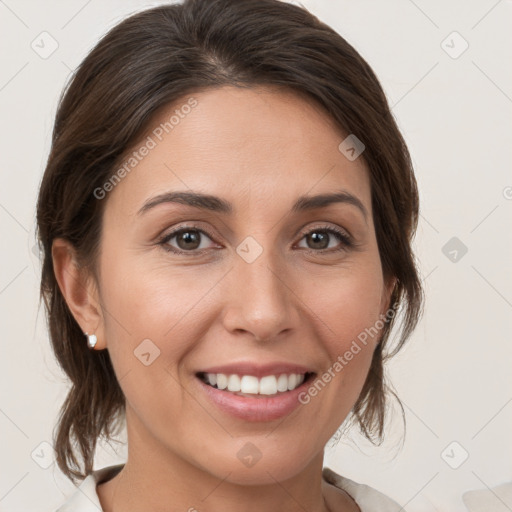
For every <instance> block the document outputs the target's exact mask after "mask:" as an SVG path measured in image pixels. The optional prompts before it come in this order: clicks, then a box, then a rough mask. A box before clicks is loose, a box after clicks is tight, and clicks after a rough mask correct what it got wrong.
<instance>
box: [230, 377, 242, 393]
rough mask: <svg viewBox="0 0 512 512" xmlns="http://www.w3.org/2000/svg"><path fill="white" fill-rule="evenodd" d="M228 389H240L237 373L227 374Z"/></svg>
mask: <svg viewBox="0 0 512 512" xmlns="http://www.w3.org/2000/svg"><path fill="white" fill-rule="evenodd" d="M228 391H240V377H239V376H238V375H230V376H229V378H228Z"/></svg>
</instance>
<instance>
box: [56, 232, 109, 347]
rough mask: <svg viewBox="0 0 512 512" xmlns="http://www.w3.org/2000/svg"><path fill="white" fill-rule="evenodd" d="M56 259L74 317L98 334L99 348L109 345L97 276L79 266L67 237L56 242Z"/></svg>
mask: <svg viewBox="0 0 512 512" xmlns="http://www.w3.org/2000/svg"><path fill="white" fill-rule="evenodd" d="M52 259H53V271H54V273H55V278H56V279H57V283H58V284H59V288H60V291H61V293H62V295H63V296H64V299H65V301H66V303H67V305H68V308H69V310H70V311H71V313H72V315H73V317H74V318H75V320H76V321H77V323H78V325H79V326H80V328H81V329H82V331H83V332H84V333H86V332H87V333H89V334H95V335H96V337H97V340H98V341H97V343H96V346H95V350H102V349H104V348H106V340H105V334H104V324H103V316H102V313H101V311H102V310H101V306H100V300H99V293H98V289H97V286H96V283H95V280H94V278H93V276H92V275H91V274H90V273H88V272H86V271H85V270H84V269H83V268H81V267H80V266H79V264H78V261H77V259H76V252H75V249H74V247H73V246H72V245H71V243H70V242H69V241H67V240H64V239H62V238H56V239H55V240H54V241H53V244H52ZM86 342H87V340H86V337H85V334H84V343H86Z"/></svg>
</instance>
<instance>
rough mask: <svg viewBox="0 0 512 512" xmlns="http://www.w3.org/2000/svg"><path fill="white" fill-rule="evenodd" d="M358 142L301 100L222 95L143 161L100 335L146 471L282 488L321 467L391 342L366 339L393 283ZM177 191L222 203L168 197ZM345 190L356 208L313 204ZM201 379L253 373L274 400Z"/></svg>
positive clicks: (250, 382)
mask: <svg viewBox="0 0 512 512" xmlns="http://www.w3.org/2000/svg"><path fill="white" fill-rule="evenodd" d="M190 97H193V98H194V100H195V101H194V100H190V102H188V100H189V98H190ZM187 102H188V103H187ZM184 105H189V106H191V107H190V108H188V107H184ZM176 110H178V112H177V113H176V112H175V111H176ZM173 114H174V115H175V116H177V117H175V118H174V119H173V120H172V121H170V122H169V119H170V118H171V116H172V115H173ZM178 118H179V121H176V120H177V119H178ZM166 122H169V123H168V124H167V125H165V123H166ZM163 126H166V128H163ZM148 136H149V137H150V139H148V138H147V137H148ZM344 138H345V136H344V135H342V134H340V133H339V131H338V130H337V129H336V128H335V126H334V125H333V124H332V123H331V122H330V119H329V118H328V116H327V115H326V114H325V113H323V112H322V111H320V110H319V109H318V108H317V107H315V106H313V105H312V104H311V103H309V102H308V101H307V100H305V99H303V98H301V97H299V96H296V95H294V94H293V93H290V92H283V91H277V90H270V89H238V88H232V87H223V88H219V89H215V90H214V89H209V90H206V91H204V92H200V93H197V94H192V95H190V96H187V97H185V98H184V99H183V101H182V102H181V103H179V104H176V105H174V106H173V107H172V108H169V109H167V110H165V111H162V112H160V113H159V116H158V118H157V119H155V120H154V122H153V124H152V125H151V128H150V130H149V131H148V133H147V134H146V136H145V137H144V139H143V140H142V141H141V143H140V144H139V145H137V146H136V147H135V148H134V151H138V153H137V154H138V156H137V157H136V158H137V164H136V165H133V164H134V161H132V162H131V164H132V165H128V166H127V167H126V169H130V170H129V172H127V173H126V176H125V177H123V178H122V179H121V181H120V182H119V183H118V184H117V185H116V186H115V187H114V188H113V190H111V191H110V192H108V194H107V195H106V197H105V198H104V199H100V200H103V201H106V205H105V212H104V218H103V232H102V238H101V254H100V256H99V257H100V259H99V274H98V275H99V295H98V300H99V302H100V304H101V316H102V318H101V320H100V323H99V327H98V329H97V330H96V331H95V332H96V334H97V336H98V340H99V341H98V346H97V348H100V349H101V348H107V349H108V351H109V353H110V357H111V359H112V361H113V365H114V368H115V372H116V375H117V378H118V380H119V382H120V385H121V388H122V390H123V392H124V394H125V396H126V408H127V424H128V436H129V437H128V439H129V450H130V452H129V457H130V458H131V460H138V461H139V463H141V464H142V463H144V461H145V460H148V458H147V457H148V453H152V454H153V455H151V456H150V458H151V457H152V462H154V460H155V457H156V458H158V457H160V458H168V459H169V460H173V461H176V460H180V461H182V462H183V463H184V464H187V465H191V467H194V468H198V469H199V470H201V471H206V472H208V473H209V474H211V475H214V476H215V477H217V478H221V479H224V478H226V475H228V474H229V475H228V477H227V480H229V481H232V482H238V483H247V482H251V483H264V482H267V483H268V482H272V483H273V482H274V481H275V480H279V481H282V480H284V479H287V478H290V477H292V476H293V475H295V474H297V473H298V472H300V471H301V470H304V469H305V468H306V467H307V466H308V464H311V463H312V462H313V461H314V460H317V459H315V457H316V458H317V457H318V456H319V454H321V453H322V452H323V448H324V445H325V444H326V442H327V441H328V440H329V438H330V437H331V436H332V435H333V434H334V432H335V431H336V429H337V428H338V427H339V426H340V424H341V423H342V422H343V420H344V419H345V418H346V416H347V414H348V413H349V411H350V409H351V408H352V406H353V405H354V403H355V402H356V400H357V397H358V395H359V393H360V391H361V388H362V385H363V383H364V381H365V378H366V376H367V373H368V370H369V367H370V362H371V358H372V353H373V351H374V348H375V346H376V343H377V341H378V339H379V337H380V336H379V335H374V336H373V337H372V336H368V335H367V336H366V343H362V342H361V341H358V336H359V340H361V339H362V338H361V333H364V332H368V331H365V329H370V328H372V327H373V326H375V325H376V323H377V324H378V323H379V322H378V320H379V315H381V314H384V313H385V312H386V310H387V308H388V301H389V297H390V292H391V286H389V287H385V283H384V280H383V274H382V269H381V262H380V258H379V252H378V247H377V243H376V237H375V232H374V225H373V222H372V208H371V195H370V182H369V176H368V171H367V169H366V167H365V164H364V162H363V160H362V158H357V159H355V160H353V161H351V160H349V159H347V157H346V156H345V155H344V154H343V153H342V152H341V151H340V150H339V149H338V146H339V145H340V143H341V142H342V141H343V139H344ZM143 146H146V148H147V151H145V150H140V148H142V147H143ZM144 154H145V156H143V155H144ZM127 159H128V157H127ZM139 159H140V161H139ZM176 192H181V193H185V194H193V193H194V194H201V195H207V196H215V198H217V199H212V198H209V199H208V200H198V199H196V200H194V201H192V202H191V204H187V203H188V201H187V200H186V198H183V197H182V198H181V199H179V198H178V199H176V200H175V201H170V200H169V201H166V200H162V201H156V202H155V201H154V199H155V198H159V199H165V194H171V193H176ZM335 193H338V194H346V195H350V196H353V197H355V198H357V200H352V201H342V200H329V201H318V202H317V203H316V204H310V203H308V199H304V197H305V198H312V197H315V196H323V195H331V194H335ZM340 197H341V196H340ZM299 198H303V199H301V200H300V201H299ZM167 199H170V196H169V197H167ZM297 201H299V203H298V204H297ZM357 201H359V202H360V206H361V208H360V207H359V206H357V204H356V203H357ZM157 203H158V204H157ZM192 203H193V204H192ZM145 205H146V207H145ZM294 205H295V206H294ZM221 206H222V207H221ZM363 210H364V212H365V213H364V212H363ZM177 230H181V233H178V234H177V235H175V236H172V235H171V236H167V235H170V234H171V233H172V232H175V231H177ZM331 230H335V231H336V230H337V231H340V232H341V233H342V237H341V238H338V237H337V235H336V233H335V231H331ZM345 237H349V240H350V243H351V244H352V245H347V244H346V243H345V242H344V241H343V240H344V239H346V238H345ZM174 251H181V252H174ZM363 337H364V335H363ZM354 341H355V342H356V345H357V346H358V348H359V350H357V349H356V348H355V345H354ZM347 352H351V354H352V357H350V356H347V355H346V353H347ZM340 358H341V359H340ZM341 360H343V363H341ZM335 361H338V362H339V364H338V365H335ZM244 365H245V366H244ZM271 365H276V366H274V367H272V366H271ZM288 365H289V366H288ZM225 366H230V368H223V367H225ZM340 366H341V369H340ZM294 367H295V368H294ZM222 370H224V372H223V371H222ZM198 372H207V373H210V374H215V375H216V374H217V373H226V374H227V376H228V377H229V375H232V374H233V375H239V376H240V377H243V376H244V375H245V376H247V377H248V378H245V379H242V381H243V384H244V389H246V390H248V392H249V393H253V392H254V391H259V390H260V387H259V386H261V390H263V391H265V392H267V393H270V394H267V395H265V394H257V395H255V394H248V396H245V397H241V396H239V395H236V394H235V392H232V391H229V390H226V389H225V390H220V389H214V388H213V387H212V386H209V385H208V384H206V383H204V382H203V381H202V380H201V379H200V377H198ZM304 372H308V373H312V372H314V373H315V374H316V377H314V378H310V379H309V380H308V381H307V382H304V383H303V384H302V385H301V386H300V388H298V389H297V390H295V391H290V392H284V391H280V392H279V393H278V394H276V393H275V391H276V388H275V386H276V385H279V387H280V388H281V389H284V388H283V386H288V385H289V386H290V387H294V382H293V380H294V377H289V378H287V377H281V378H279V377H280V375H282V374H285V375H287V374H291V373H299V374H300V373H304ZM324 372H330V375H331V378H330V379H329V380H330V381H329V382H327V379H325V380H324V381H322V379H321V377H322V374H324ZM258 374H259V375H260V377H263V376H265V377H266V379H262V380H256V379H255V378H254V377H255V376H258ZM272 375H275V377H276V378H275V380H274V379H273V378H272V377H271V376H272ZM251 376H252V377H253V378H251ZM223 380H224V378H223V377H222V376H221V377H219V381H220V382H221V383H222V381H223ZM318 380H320V381H322V383H321V385H317V391H316V394H315V392H314V391H313V392H312V393H308V389H310V388H311V386H312V384H314V382H315V381H318ZM288 381H290V382H288ZM236 383H237V378H236V377H231V378H230V386H234V385H235V386H236ZM221 385H222V384H221ZM246 385H247V386H249V387H245V386H246ZM267 386H268V387H267ZM233 389H236V387H235V388H233ZM299 392H300V394H299ZM308 397H309V400H308ZM299 398H300V400H299ZM299 447H300V449H298V448H299Z"/></svg>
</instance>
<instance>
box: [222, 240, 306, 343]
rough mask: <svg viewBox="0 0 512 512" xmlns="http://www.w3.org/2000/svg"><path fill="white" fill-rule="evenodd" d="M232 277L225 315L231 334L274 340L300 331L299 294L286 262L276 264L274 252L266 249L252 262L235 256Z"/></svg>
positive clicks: (224, 318) (225, 322)
mask: <svg viewBox="0 0 512 512" xmlns="http://www.w3.org/2000/svg"><path fill="white" fill-rule="evenodd" d="M279 263H280V264H279ZM229 276H230V277H229V282H228V286H227V288H228V290H226V296H225V297H226V302H225V309H224V315H223V323H224V327H225V328H226V329H227V330H228V331H229V332H231V333H234V334H236V333H237V332H238V333H240V332H244V333H249V334H250V335H251V336H252V337H253V338H255V339H256V340H257V341H267V340H269V341H271V340H275V339H277V337H278V336H279V335H281V336H282V335H283V333H284V332H286V331H290V332H291V331H292V330H294V329H296V328H297V326H298V320H299V318H300V316H299V311H298V306H297V301H298V299H297V295H296V294H295V293H294V290H293V286H292V284H291V282H290V278H287V273H286V271H285V270H284V268H283V263H282V262H277V261H276V259H275V258H273V256H272V253H271V251H269V250H264V251H263V252H262V254H260V255H259V256H258V257H257V258H256V260H255V261H252V262H251V263H249V262H248V261H246V260H244V259H243V258H242V257H236V258H235V262H234V267H233V268H232V270H231V272H229ZM287 281H288V282H287Z"/></svg>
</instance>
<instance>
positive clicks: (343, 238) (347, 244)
mask: <svg viewBox="0 0 512 512" xmlns="http://www.w3.org/2000/svg"><path fill="white" fill-rule="evenodd" d="M187 231H197V232H198V233H201V234H203V235H206V236H208V237H209V238H210V239H213V238H214V235H213V234H211V233H210V232H208V231H207V230H205V229H203V228H198V227H195V226H184V227H181V228H179V229H177V230H175V231H172V232H171V233H168V234H166V235H164V236H163V237H162V238H160V239H159V241H158V245H161V246H162V248H163V249H164V250H165V251H167V252H171V253H173V254H186V255H187V256H198V255H201V252H202V251H197V250H190V251H182V250H181V249H176V248H175V247H172V246H170V245H168V242H169V241H170V240H171V239H172V238H174V237H175V236H176V235H179V234H180V233H183V232H187ZM316 231H322V232H326V233H330V234H332V235H334V236H335V237H336V238H337V239H338V240H339V241H340V242H341V247H339V248H336V249H319V250H315V249H302V250H304V251H306V252H307V253H308V254H325V253H335V252H340V251H346V250H349V249H353V248H356V247H357V245H358V244H356V243H355V241H354V240H353V239H352V237H351V236H350V235H348V234H347V233H345V232H344V231H341V230H339V229H337V228H334V227H332V226H320V227H315V228H313V229H310V230H309V231H305V232H301V233H300V235H301V238H300V240H302V239H303V238H304V237H305V236H307V235H309V234H311V233H314V232H316ZM206 250H207V249H203V251H206Z"/></svg>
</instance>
